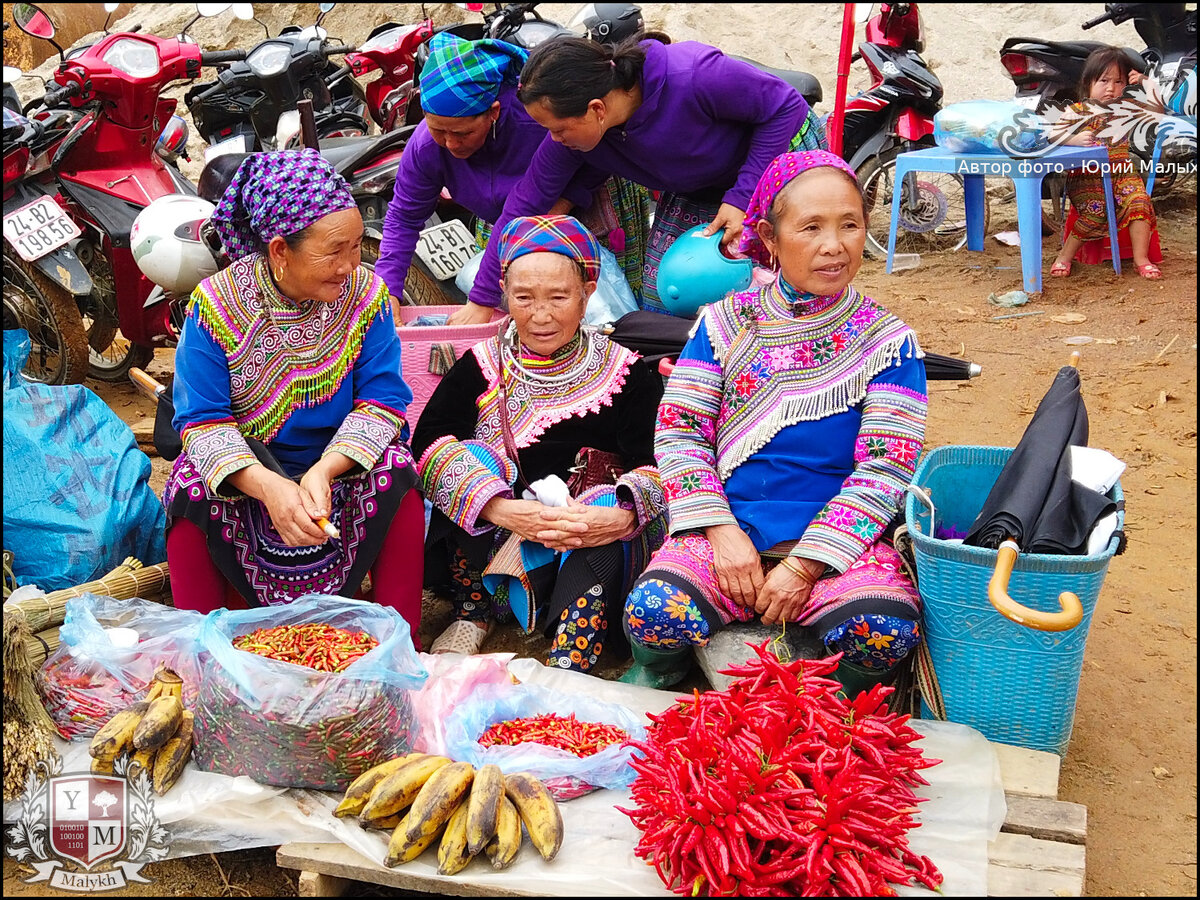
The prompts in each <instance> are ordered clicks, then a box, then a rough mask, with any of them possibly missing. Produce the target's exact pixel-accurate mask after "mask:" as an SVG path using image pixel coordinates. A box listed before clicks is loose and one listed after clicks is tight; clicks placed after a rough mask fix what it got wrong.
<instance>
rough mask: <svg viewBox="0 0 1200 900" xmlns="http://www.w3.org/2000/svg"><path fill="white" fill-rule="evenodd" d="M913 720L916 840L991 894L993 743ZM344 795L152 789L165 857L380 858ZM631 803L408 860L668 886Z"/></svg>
mask: <svg viewBox="0 0 1200 900" xmlns="http://www.w3.org/2000/svg"><path fill="white" fill-rule="evenodd" d="M509 671H510V672H511V673H512V674H513V675H515V676H516V677H517V678H518V679H520V680H521V681H522V682H524V683H526V684H537V685H541V686H544V687H547V688H551V689H553V690H554V691H556V692H559V693H562V694H586V695H587V696H590V697H593V698H595V699H597V700H601V701H603V702H606V703H617V704H620V705H623V706H626V707H629V708H631V709H635V710H643V711H647V712H661V711H662V710H664V709H666V708H667V707H668V706H670V705H671V703H673V702H674V700H675V698H676V697H678V696H682V695H681V694H679V693H676V692H673V691H654V690H650V689H648V688H643V687H637V686H634V685H625V684H620V683H619V682H611V681H604V680H601V679H598V678H595V677H593V676H588V675H582V674H579V673H576V672H566V671H562V670H558V669H550V668H547V667H546V666H544V665H542V664H541V663H540V662H538V661H537V660H532V659H516V660H513V661H512V662H511V663H510V664H509ZM433 677H437V673H434V676H433ZM912 724H913V727H914V728H916V729H917V731H919V732H920V733H921V734H923V735H924V736H925V737H924V738H923V740H922V741H921V747H922V749H923V750H924V752H925V753H926V755H928V756H931V757H933V758H935V759H940V760H942V763H941V764H940V765H937V766H934V767H932V768H930V769H925V770H923V773H922V774H923V775H924V776H925V777H926V778H927V779H928V780H929V782H930V784H929V786H928V787H924V788H921V789H919V790H918V794H919V795H920V796H923V797H928V798H929V800H928V801H927V802H924V803H922V804H921V805H920V806H921V811H920V813H919V814H918V815H917V819H918V820H919V821H920V822H921V827H920V828H917V829H914V830H913V831H912V832H910V835H909V842H910V846H911V848H912V850H913V851H914V852H915V853H918V854H923V855H925V856H928V857H930V858H931V859H932V860H933V861H934V862H935V864H936V865H937V866H938V868H939V869H940V870H941V872H942V874H943V875H944V876H945V879H946V880H945V884H944V885H943V893H944V894H945V895H946V896H978V897H982V896H986V895H987V868H988V857H987V852H988V851H987V845H988V842H989V841H990V840H992V839H994V838H995V837H996V835H997V834H998V833H999V831H1000V826H1001V824H1002V823H1003V821H1004V816H1005V813H1006V808H1005V802H1004V792H1003V787H1002V784H1001V781H1000V764H999V761H998V759H997V757H996V753H995V751H994V750H993V749H992V747H991V745H990V744H989V743H988V742H987V740H986V739H985V738H984V737H983V735H982V734H980V733H979V732H978V731H976V730H974V729H973V728H969V727H967V726H965V725H958V724H955V723H951V722H937V721H929V720H914V721H913V723H912ZM56 745H57V747H58V749H59V751H60V752H63V753H64V756H65V758H64V767H63V771H65V772H71V771H86V770H87V767H88V762H89V758H88V755H87V744H86V742H78V743H75V744H71V745H68V744H65V743H63V742H57V744H56ZM340 799H341V798H340V796H339V795H337V794H334V793H324V792H319V791H305V790H287V791H285V790H282V789H280V788H272V787H267V786H264V785H259V784H256V783H255V782H253V781H251V780H250V779H249V778H246V777H245V776H242V777H237V778H232V777H228V776H224V775H215V774H211V773H204V772H200V771H198V770H196V769H195V764H194V763H191V762H189V763H188V768H187V770H186V771H185V772H184V775H183V777H182V778H181V779H180V780H179V782H178V783H177V784H176V785H175V786H174V787H173V788H172V789H171V791H170V792H169V793H168V794H167V795H166V796H165V797H161V798H156V800H155V807H154V811H155V814H156V815H157V816H158V818H159V820H160V822H161V823H162V824H163V826H164V827H165V828H166V829H167V831H168V832H169V833H170V835H171V842H172V846H171V851H170V854H169V856H170V858H175V857H180V856H189V855H195V854H200V853H208V852H221V851H225V850H235V849H246V848H249V847H262V846H273V845H277V844H282V843H287V842H290V841H314V842H328V841H340V842H341V843H344V844H345V845H346V846H348V847H350V848H352V849H354V850H356V851H357V852H359V853H361V854H362V855H363V856H365V857H367V858H368V859H371V860H374V861H376V862H378V863H380V864H382V861H383V859H384V856H385V855H386V853H387V843H388V838H389V834H388V833H387V832H381V831H367V830H364V829H362V828H360V827H359V826H358V824H357V822H356V821H355V820H353V819H351V820H343V819H336V818H334V817H333V809H334V808H335V807H336V806H337V804H338V802H339V800H340ZM631 804H632V801H631V799H630V795H629V791H628V790H623V791H610V790H605V791H596V792H595V793H592V794H588V795H586V796H583V797H580V798H578V799H576V800H572V801H570V802H568V803H564V804H562V805H561V807H560V808H561V810H562V816H563V824H564V827H565V830H566V838H565V840H564V842H563V848H562V851H561V852H560V853H559V855H558V856H557V858H555V859H554V860H553V861H552V862H550V863H547V862H544V861H543V860H542V859H541V857H540V856H538V854H537V853H536V852H535V851H534V849H533V847H532V846H530V845H529V844H528V840H526V844H525V846H523V847H522V849H521V853H520V855H519V856H518V857H517V860H516V861H515V862H514V863H513V865H512V866H510V867H509V868H508V869H506V870H504V871H501V872H497V871H495V870H493V869H492V868H491V866H490V864H489V863H488V861H487V860H486V859H478V860H473V861H472V862H471V863H470V864H469V865H468V866H467V867H466V868H465V869H464V870H463V871H461V872H460V873H459V874H457V875H454V876H442V875H438V874H437V854H436V853H434V852H427V853H425V854H424V855H423V856H422V857H420V858H418V859H416V860H414V861H413V862H410V863H407V864H406V865H405V866H404V872H405V873H406V874H408V875H413V876H419V877H421V878H427V879H428V880H429V890H430V891H434V892H436V891H437V890H438V883H439V882H445V883H447V884H456V885H463V884H466V883H470V884H472V885H474V886H477V887H478V888H482V889H486V888H488V887H497V888H499V887H511V886H513V885H521V886H528V885H537V890H538V891H539V893H542V894H545V895H547V896H587V895H594V896H671V895H670V893H669V892H668V891H667V889H666V888H664V887H663V885H662V883H661V882H660V881H659V879H658V876H657V875H655V873H654V870H653V869H652V868H651V867H650V866H648V865H646V863H645V862H643V861H642V860H640V859H638V858H637V857H635V856H634V855H633V848H634V846H635V845H636V844H637V841H638V837H639V834H638V831H637V829H636V828H635V827H634V826H633V823H631V822H630V821H629V819H628V818H627V817H626V816H625V815H624V814H622V813H620V812H618V811H617V810H616V809H615V808H614V807H615V806H625V807H627V808H628V807H629V806H631ZM19 813H20V806H19V803H17V804H6V805H5V808H4V819H5V821H6V822H9V821H14V820H15V817H16V816H17V815H19ZM580 860H593V861H594V860H603V861H604V865H602V866H596V865H581V864H580ZM898 891H899V893H900V894H901V895H904V896H933V892H932V891H928V890H925V889H924V888H905V887H901V888H898ZM448 892H450V891H448ZM453 892H454V893H459V892H460V891H458V890H454V891H453Z"/></svg>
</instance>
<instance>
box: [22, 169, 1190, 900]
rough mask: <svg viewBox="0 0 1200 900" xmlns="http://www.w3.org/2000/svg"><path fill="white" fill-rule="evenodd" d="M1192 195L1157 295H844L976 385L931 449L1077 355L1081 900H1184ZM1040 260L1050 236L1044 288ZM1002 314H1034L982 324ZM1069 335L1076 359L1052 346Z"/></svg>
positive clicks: (974, 269)
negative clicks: (1098, 559)
mask: <svg viewBox="0 0 1200 900" xmlns="http://www.w3.org/2000/svg"><path fill="white" fill-rule="evenodd" d="M1194 185H1195V181H1194V179H1193V180H1192V181H1191V183H1190V184H1189V185H1187V186H1185V188H1184V189H1183V190H1182V191H1179V192H1177V193H1175V194H1172V195H1171V196H1169V197H1168V198H1166V199H1165V200H1164V201H1162V202H1159V203H1158V204H1157V205H1158V208H1159V215H1160V222H1159V229H1160V234H1161V238H1162V244H1163V251H1164V255H1165V259H1164V261H1163V263H1162V270H1163V274H1164V278H1163V280H1162V281H1158V282H1152V281H1145V280H1143V279H1141V278H1139V277H1138V276H1137V275H1136V274H1135V273H1134V272H1132V271H1131V267H1130V266H1128V264H1127V266H1126V272H1125V274H1123V275H1121V276H1120V277H1118V276H1116V275H1115V274H1114V273H1113V271H1112V268H1111V266H1110V265H1107V264H1106V265H1103V266H1094V267H1086V266H1080V265H1078V264H1077V265H1076V267H1075V273H1074V274H1073V275H1072V277H1070V278H1069V279H1065V280H1058V279H1050V278H1046V281H1045V290H1044V292H1043V294H1042V295H1041V296H1040V297H1037V296H1035V297H1034V298H1033V299H1032V301H1031V302H1030V304H1029V305H1027V306H1025V307H1023V308H1022V309H1020V310H1012V309H1003V308H998V307H995V306H993V305H990V304H989V303H988V300H987V298H988V295H989V294H990V293H993V292H994V293H997V294H1000V293H1003V292H1005V291H1010V290H1014V289H1017V288H1019V287H1020V286H1021V280H1020V256H1019V251H1018V250H1017V249H1015V248H1010V247H1005V246H1002V245H1001V244H999V243H998V242H996V241H995V240H994V239H993V238H991V237H989V238H988V245H987V248H986V250H985V251H984V252H983V253H980V254H975V253H968V252H966V251H965V250H964V251H960V252H958V253H946V254H940V255H937V256H930V255H926V256H925V257H924V258H923V259H922V262H921V265H920V266H919V268H917V269H914V270H910V271H907V272H904V273H900V274H895V275H887V274H886V273H885V272H884V267H883V263H882V261H874V260H868V261H867V262H866V263H865V264H864V266H863V269H862V271H861V272H860V274H859V277H858V279H857V280H856V285H857V286H858V287H859V288H860V289H862V290H863V291H864V292H865V293H867V294H869V295H871V296H874V297H875V298H876V299H878V300H880V301H881V302H883V303H884V304H885V305H887V306H889V307H890V308H891V309H892V310H894V311H895V312H896V313H897V314H898V315H900V316H901V317H902V318H903V319H904V320H905V321H907V322H908V323H910V324H911V325H912V326H913V327H914V328H915V329H916V330H917V332H918V334H919V335H920V337H921V340H922V343H923V345H924V346H925V348H926V349H928V350H932V351H936V352H939V353H945V354H949V355H956V356H964V357H966V358H967V359H970V360H972V361H974V362H976V363H979V364H980V365H982V367H983V375H982V376H981V377H979V378H976V379H974V380H973V381H971V382H931V384H930V404H929V429H928V437H927V446H929V447H937V446H941V445H944V444H983V445H996V446H1013V445H1014V444H1015V443H1016V442H1017V441H1018V440H1019V438H1020V436H1021V434H1022V432H1023V430H1024V428H1025V426H1026V425H1027V423H1028V422H1029V419H1030V416H1031V415H1032V413H1033V410H1034V408H1035V407H1036V406H1037V403H1038V401H1039V400H1040V399H1041V397H1042V395H1043V394H1044V393H1045V391H1046V389H1047V388H1048V387H1049V385H1050V382H1051V381H1052V380H1053V377H1054V373H1055V372H1056V371H1057V370H1058V369H1059V367H1061V366H1062V365H1064V364H1066V362H1067V360H1068V357H1069V354H1070V352H1071V351H1072V350H1075V349H1077V350H1079V351H1081V353H1082V361H1081V363H1080V371H1081V374H1082V378H1083V391H1084V398H1085V402H1086V404H1087V408H1088V413H1089V416H1090V421H1091V441H1090V443H1091V444H1092V445H1093V446H1096V447H1101V448H1103V449H1106V450H1108V451H1110V452H1111V453H1113V454H1115V455H1116V456H1117V457H1118V458H1119V459H1121V460H1123V461H1124V462H1125V463H1126V464H1127V465H1128V468H1127V470H1126V471H1125V474H1124V476H1123V477H1122V486H1123V489H1124V491H1125V497H1126V516H1127V519H1126V530H1127V532H1128V536H1129V545H1128V549H1127V551H1126V553H1125V554H1124V555H1123V556H1118V557H1116V558H1115V559H1114V560H1113V562H1112V564H1111V567H1110V569H1109V572H1108V576H1107V579H1106V581H1105V584H1104V589H1103V592H1102V594H1101V596H1100V601H1099V605H1098V609H1097V611H1096V614H1095V617H1094V619H1093V622H1092V629H1091V633H1090V636H1089V640H1088V644H1087V651H1086V655H1085V661H1084V669H1083V676H1082V681H1081V684H1080V687H1079V698H1078V704H1077V710H1076V718H1075V728H1074V734H1073V737H1072V741H1071V745H1070V749H1069V751H1068V753H1067V755H1066V758H1065V759H1064V760H1063V766H1062V775H1061V782H1060V789H1059V796H1060V799H1064V800H1069V801H1073V802H1076V803H1080V804H1083V805H1084V806H1086V807H1087V811H1088V837H1087V881H1086V893H1087V894H1089V895H1103V896H1195V895H1196V889H1197V888H1196V767H1195V760H1196V667H1195V659H1196V540H1195V532H1196V496H1197V495H1196V429H1197V421H1196V373H1197V368H1196V296H1197V293H1196V250H1195V249H1194V248H1195V247H1196V195H1195V187H1194ZM992 210H993V223H992V230H993V231H996V230H999V229H1000V228H1002V227H1006V226H1005V217H1006V216H1008V217H1012V218H1014V219H1015V214H1014V212H1013V209H1012V207H1011V206H1010V207H1005V206H1003V205H997V204H993V208H992ZM1007 227H1015V224H1013V225H1009V226H1007ZM1055 248H1056V240H1055V239H1054V238H1052V237H1048V238H1046V239H1045V242H1044V247H1043V254H1044V257H1045V265H1044V267H1043V269H1044V271H1048V269H1049V262H1050V260H1051V259H1052V258H1053V254H1054V252H1055ZM1014 312H1032V313H1038V315H1027V316H1023V317H1021V318H1009V319H1003V320H999V321H996V320H995V319H994V317H995V316H1002V315H1010V314H1012V313H1014ZM1081 316H1082V317H1083V318H1082V319H1081V318H1080V317H1081ZM1064 317H1066V321H1062V322H1060V321H1058V320H1059V319H1061V318H1064ZM1084 336H1086V337H1089V338H1091V341H1090V342H1088V343H1084V344H1082V345H1080V344H1075V343H1068V342H1067V339H1068V338H1074V337H1084ZM170 365H171V363H170V354H169V353H160V355H159V357H158V358H157V359H156V360H155V361H154V363H152V364H151V368H150V371H151V373H152V374H157V375H158V376H159V377H160V378H161V377H163V376H165V375H167V374H169V372H170V370H171V369H170ZM90 386H91V387H92V388H93V389H94V390H96V391H97V392H98V393H100V394H101V396H103V397H104V398H105V399H106V400H107V401H108V402H109V403H110V404H111V405H112V406H113V408H114V409H115V410H116V411H117V412H118V413H119V414H120V415H121V416H122V418H124V419H125V420H126V421H127V422H129V423H130V424H131V425H133V426H134V427H135V430H139V429H144V428H145V427H146V419H147V417H148V416H149V415H151V414H152V409H151V406H150V403H149V401H146V400H144V399H143V398H141V397H140V396H139V395H138V394H136V393H135V391H134V390H133V388H132V387H130V386H126V385H112V386H109V385H102V384H99V383H90ZM154 472H155V474H154V487H155V488H156V489H159V488H161V486H162V484H163V482H164V480H165V477H166V464H165V463H164V462H163V461H162V460H160V459H155V460H154ZM448 617H449V604H448V603H446V602H444V601H442V600H439V599H436V598H432V597H430V598H427V604H426V614H425V619H424V621H423V623H422V628H421V637H422V639H423V641H424V642H425V645H426V646H428V643H429V642H430V641H431V640H432V638H433V637H434V636H435V635H436V634H437V633H438V632H439V631H440V629H441V628H442V627H444V625H445V623H446V622H447V621H448ZM485 649H486V650H489V651H501V650H511V651H515V652H517V653H518V654H520V655H523V656H535V657H537V656H541V654H542V653H543V652H544V646H543V641H542V640H541V639H540V638H525V637H523V636H522V635H521V634H520V633H519V632H517V631H516V630H515V629H512V628H510V629H507V630H500V631H498V632H496V633H495V634H494V635H493V636H492V637H491V639H490V640H489V642H488V644H487V645H486V647H485ZM622 668H623V666H618V667H611V666H610V667H609V668H608V669H606V670H605V671H604V672H603V673H602V675H605V676H607V677H614V676H615V675H617V674H619V673H620V671H621V670H622ZM701 677H702V676H701ZM696 683H697V684H699V685H701V686H703V682H702V681H697V682H696ZM29 874H31V873H30V872H29V871H28V870H27V869H26V868H25V867H23V866H21V865H19V864H17V863H16V862H15V861H14V860H12V859H10V858H8V857H7V856H6V857H5V859H4V892H5V894H6V895H11V896H35V895H40V894H43V893H45V892H44V889H42V888H40V887H35V886H31V885H25V884H23V883H22V879H23V878H25V877H28V875H29ZM147 874H149V875H150V876H151V877H152V878H153V879H154V883H153V884H151V885H143V886H136V887H132V888H130V889H129V890H128V891H127V892H126V893H127V895H128V896H151V895H160V894H168V895H176V896H287V895H293V896H294V895H295V890H296V873H295V872H291V871H286V870H280V869H278V868H276V866H275V865H274V848H262V849H256V850H247V851H239V852H233V853H222V854H218V855H216V856H202V857H194V858H189V859H181V860H172V861H168V862H165V863H160V864H156V865H152V866H150V867H149V868H148V869H147ZM363 890H365V891H366V892H368V893H371V894H376V893H378V894H379V895H384V896H387V895H393V894H396V893H398V892H391V891H388V890H386V889H382V888H376V887H373V886H368V887H364V888H363Z"/></svg>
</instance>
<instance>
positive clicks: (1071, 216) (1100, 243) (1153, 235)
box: [1063, 206, 1163, 266]
mask: <svg viewBox="0 0 1200 900" xmlns="http://www.w3.org/2000/svg"><path fill="white" fill-rule="evenodd" d="M1078 218H1079V213H1077V212H1076V211H1075V207H1074V206H1072V207H1071V208H1070V210H1069V211H1068V212H1067V221H1066V222H1065V223H1064V225H1063V239H1064V240H1065V239H1066V235H1068V234H1070V233H1071V228H1072V227H1073V226H1074V225H1075V220H1076V219H1078ZM1117 246H1118V248H1119V249H1120V251H1121V259H1133V244H1132V243H1131V242H1130V240H1129V229H1128V228H1127V227H1126V228H1119V229H1117ZM1146 255H1147V256H1148V257H1149V258H1150V262H1152V263H1160V262H1162V258H1163V255H1162V248H1161V247H1160V246H1159V244H1158V228H1157V227H1155V228H1153V229H1151V231H1150V249H1149V251H1148V252H1147V254H1146ZM1111 259H1112V248H1111V247H1110V246H1109V241H1108V236H1107V235H1105V236H1104V237H1103V238H1097V239H1096V240H1091V241H1084V242H1083V246H1082V247H1080V248H1079V250H1078V251H1077V252H1076V253H1075V262H1079V263H1086V264H1087V265H1090V266H1094V265H1097V264H1099V263H1102V262H1108V261H1109V260H1111Z"/></svg>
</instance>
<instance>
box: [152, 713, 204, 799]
mask: <svg viewBox="0 0 1200 900" xmlns="http://www.w3.org/2000/svg"><path fill="white" fill-rule="evenodd" d="M172 699H174V698H172ZM195 718H196V717H195V715H194V714H193V713H192V711H191V710H190V709H185V710H184V711H183V712H182V713H181V714H180V721H179V730H178V731H176V732H175V735H174V737H172V738H171V739H170V740H168V741H167V742H166V743H165V744H163V745H162V747H160V748H159V750H158V753H157V754H155V757H154V793H156V794H158V795H159V796H160V797H161V796H162V795H163V794H165V793H166V792H167V791H169V790H170V789H171V787H172V786H173V785H174V784H175V782H176V781H178V780H179V776H180V775H181V774H183V767H184V766H185V765H187V761H188V757H189V756H191V753H192V729H193V727H194V723H195Z"/></svg>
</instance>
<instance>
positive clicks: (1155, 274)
mask: <svg viewBox="0 0 1200 900" xmlns="http://www.w3.org/2000/svg"><path fill="white" fill-rule="evenodd" d="M1137 272H1138V274H1139V275H1141V276H1142V277H1143V278H1148V279H1150V280H1151V281H1157V280H1158V279H1160V278H1162V270H1161V269H1160V268H1159V267H1158V266H1156V265H1155V264H1154V263H1146V264H1145V265H1144V266H1138V267H1137Z"/></svg>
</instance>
